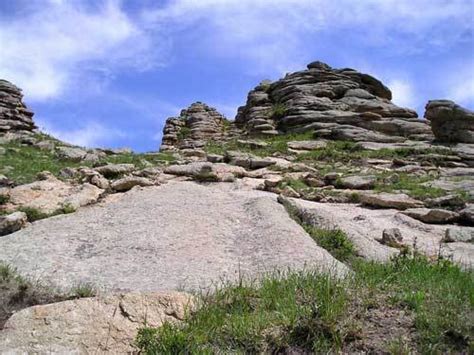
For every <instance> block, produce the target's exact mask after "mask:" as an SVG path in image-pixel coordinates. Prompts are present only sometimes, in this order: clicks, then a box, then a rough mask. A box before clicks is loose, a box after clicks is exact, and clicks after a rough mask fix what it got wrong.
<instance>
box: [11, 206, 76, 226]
mask: <svg viewBox="0 0 474 355" xmlns="http://www.w3.org/2000/svg"><path fill="white" fill-rule="evenodd" d="M18 211H20V212H24V213H26V216H27V218H28V221H29V222H35V221H38V220H40V219H45V218H49V217H53V216H58V215H61V214H68V213H73V212H76V209H75V208H74V207H73V206H71V205H64V206H62V207H60V208H58V209H57V210H55V211H53V212H51V213H46V212H43V211H41V210H40V209H38V208H34V207H26V206H24V207H20V208H18Z"/></svg>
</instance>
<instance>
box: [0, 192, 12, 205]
mask: <svg viewBox="0 0 474 355" xmlns="http://www.w3.org/2000/svg"><path fill="white" fill-rule="evenodd" d="M8 201H10V196H8V195H0V206H1V205H5V204H6V203H7V202H8Z"/></svg>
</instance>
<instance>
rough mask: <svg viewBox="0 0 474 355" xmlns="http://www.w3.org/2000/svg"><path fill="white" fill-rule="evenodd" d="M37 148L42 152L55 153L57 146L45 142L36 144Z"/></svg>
mask: <svg viewBox="0 0 474 355" xmlns="http://www.w3.org/2000/svg"><path fill="white" fill-rule="evenodd" d="M35 147H37V148H39V149H41V150H47V151H53V150H54V149H55V147H56V145H55V144H54V142H52V141H49V140H44V141H40V142H38V143H36V144H35Z"/></svg>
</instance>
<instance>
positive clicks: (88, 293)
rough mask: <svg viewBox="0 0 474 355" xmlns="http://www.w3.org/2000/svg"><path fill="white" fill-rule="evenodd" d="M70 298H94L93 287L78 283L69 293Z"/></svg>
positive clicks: (95, 292)
mask: <svg viewBox="0 0 474 355" xmlns="http://www.w3.org/2000/svg"><path fill="white" fill-rule="evenodd" d="M70 294H71V298H86V297H94V296H96V294H97V291H96V289H95V287H94V286H93V285H92V284H89V283H80V284H78V285H76V286H75V287H73V288H72V289H71V291H70Z"/></svg>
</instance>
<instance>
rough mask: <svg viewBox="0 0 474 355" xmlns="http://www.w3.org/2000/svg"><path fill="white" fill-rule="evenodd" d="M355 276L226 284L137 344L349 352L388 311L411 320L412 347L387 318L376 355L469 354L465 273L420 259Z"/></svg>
mask: <svg viewBox="0 0 474 355" xmlns="http://www.w3.org/2000/svg"><path fill="white" fill-rule="evenodd" d="M354 271H355V273H354V275H353V276H350V277H347V278H346V279H336V278H334V277H331V276H328V275H321V274H317V273H313V272H309V271H308V272H300V273H290V274H286V275H272V276H269V277H267V278H266V279H264V280H263V281H262V282H261V283H249V284H245V283H241V284H239V285H235V286H231V285H229V286H227V287H224V288H222V289H218V290H216V292H215V293H214V294H212V295H202V296H201V301H202V305H201V307H200V309H199V310H198V311H196V312H195V313H194V314H189V315H188V317H187V319H186V320H185V322H184V323H183V324H182V325H173V324H170V323H166V324H165V325H164V326H163V327H161V328H159V329H152V328H147V327H145V328H142V329H141V330H140V331H139V334H138V336H137V339H136V343H137V345H138V347H139V348H140V349H141V350H142V352H143V353H144V354H214V353H237V354H245V353H284V352H285V351H292V350H293V351H301V352H305V351H306V352H314V353H337V352H338V351H346V352H351V349H353V348H352V346H353V343H354V342H355V341H357V343H358V346H360V344H364V342H370V341H372V340H373V339H370V338H367V339H364V333H363V332H362V333H359V332H358V331H357V330H358V329H364V327H365V322H370V321H371V320H370V319H367V315H368V314H370V313H367V312H369V311H370V310H373V309H380V311H381V312H383V311H384V310H389V309H390V310H399V311H400V312H401V311H403V310H404V311H405V312H407V313H408V314H410V315H411V318H410V319H412V320H413V324H412V326H413V327H414V329H413V339H412V341H413V343H414V344H415V349H409V348H408V347H407V345H405V344H404V342H403V341H401V340H400V339H399V338H397V337H395V335H392V333H393V334H396V332H397V329H394V328H392V327H396V324H397V319H393V321H394V323H389V324H390V325H389V328H386V329H380V332H382V333H381V334H379V335H380V336H381V337H382V340H383V341H381V342H380V343H377V344H375V346H376V347H377V348H376V349H377V350H378V351H379V352H382V351H395V353H398V352H396V351H397V349H398V350H400V349H404V350H407V349H408V350H409V351H411V352H413V351H415V350H416V351H419V352H421V353H447V352H451V353H459V352H464V353H468V352H469V351H473V350H474V348H473V344H474V343H473V338H472V336H473V334H472V331H473V326H474V325H473V319H474V318H473V317H472V315H473V306H474V274H473V273H472V272H467V271H462V270H460V269H459V267H457V266H455V265H453V264H451V263H450V262H449V261H446V260H440V261H438V262H430V261H428V260H427V259H426V258H423V257H420V256H400V257H397V258H395V259H393V260H392V261H391V262H388V263H386V264H379V263H375V262H364V261H358V262H356V263H355V264H354ZM382 314H383V313H382ZM394 314H395V316H394ZM396 314H399V313H397V312H391V313H386V317H396ZM375 321H377V320H375ZM393 324H394V325H393ZM399 330H400V329H399ZM401 330H403V329H401ZM355 333H357V334H355ZM371 346H374V344H371ZM375 353H377V351H375Z"/></svg>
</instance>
